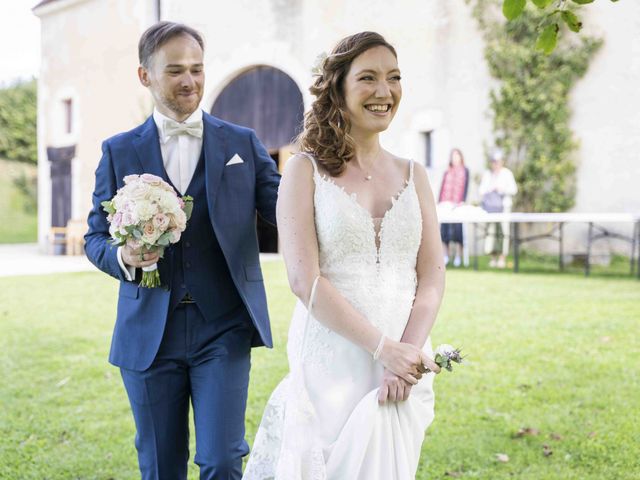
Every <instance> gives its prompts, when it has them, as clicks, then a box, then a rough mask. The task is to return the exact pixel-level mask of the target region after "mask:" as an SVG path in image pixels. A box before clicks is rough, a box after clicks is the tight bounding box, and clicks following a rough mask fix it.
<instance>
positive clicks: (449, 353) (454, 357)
mask: <svg viewBox="0 0 640 480" xmlns="http://www.w3.org/2000/svg"><path fill="white" fill-rule="evenodd" d="M461 351H462V350H461V349H460V348H453V347H452V346H451V345H447V344H446V343H445V344H442V345H439V346H438V348H436V351H435V358H434V359H433V361H434V362H436V363H437V364H438V366H439V367H440V368H446V369H447V370H449V371H450V372H451V371H453V365H452V364H451V362H455V363H462V360H463V359H464V357H463V356H462V355H460V352H461Z"/></svg>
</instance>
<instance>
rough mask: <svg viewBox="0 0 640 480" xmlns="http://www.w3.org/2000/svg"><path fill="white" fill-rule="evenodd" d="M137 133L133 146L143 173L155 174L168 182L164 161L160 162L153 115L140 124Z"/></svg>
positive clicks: (158, 142)
mask: <svg viewBox="0 0 640 480" xmlns="http://www.w3.org/2000/svg"><path fill="white" fill-rule="evenodd" d="M138 135H139V136H138V138H136V139H135V140H134V141H133V146H134V148H135V149H136V153H137V155H138V159H139V160H140V163H141V164H142V171H143V173H151V174H153V175H157V176H158V177H161V178H162V179H163V180H164V181H165V182H169V178H168V176H167V172H166V170H165V168H164V163H163V162H162V153H161V152H160V140H159V137H158V129H157V127H156V124H155V122H154V121H153V116H151V117H149V118H148V119H147V121H146V122H145V123H144V124H143V125H142V128H141V129H140V133H139V134H138Z"/></svg>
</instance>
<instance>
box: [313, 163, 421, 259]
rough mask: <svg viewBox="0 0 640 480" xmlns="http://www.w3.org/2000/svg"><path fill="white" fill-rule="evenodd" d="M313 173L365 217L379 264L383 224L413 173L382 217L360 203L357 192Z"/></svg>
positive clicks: (405, 190) (404, 190)
mask: <svg viewBox="0 0 640 480" xmlns="http://www.w3.org/2000/svg"><path fill="white" fill-rule="evenodd" d="M315 175H316V176H317V177H318V178H320V180H321V181H323V182H324V183H325V184H328V185H332V186H333V187H334V188H336V189H337V190H338V191H340V192H342V194H343V195H344V196H346V197H347V198H348V199H349V200H350V201H351V203H352V204H354V205H355V206H356V208H357V209H358V210H359V211H360V212H362V213H363V214H364V215H365V216H366V217H367V220H368V224H369V227H370V230H371V233H372V234H373V248H374V251H375V254H376V265H378V266H379V265H380V255H381V252H382V240H383V237H382V235H383V233H384V226H385V222H386V220H387V216H388V215H389V214H390V213H391V211H392V210H393V209H394V208H395V206H396V204H397V203H398V202H399V200H400V198H401V197H402V196H403V195H404V194H405V193H406V192H407V190H408V189H409V186H410V185H411V183H412V182H413V175H410V176H409V179H408V180H405V185H404V187H402V188H401V189H400V191H398V193H396V194H395V195H392V196H391V206H390V207H389V208H388V209H387V210H386V211H385V212H384V215H382V217H374V216H373V215H372V214H371V212H370V211H369V210H368V209H366V208H364V207H363V206H362V205H361V204H360V202H358V194H357V193H355V192H353V193H349V192H347V191H346V190H345V188H344V187H342V186H340V185H338V184H337V183H336V182H334V181H333V180H332V179H331V178H329V177H327V176H326V175H320V173H319V172H316V173H315ZM375 219H380V228H379V229H378V230H376V225H375Z"/></svg>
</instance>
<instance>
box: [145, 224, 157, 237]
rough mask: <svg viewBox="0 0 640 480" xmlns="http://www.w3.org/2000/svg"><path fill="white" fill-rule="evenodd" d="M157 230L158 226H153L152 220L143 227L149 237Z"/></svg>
mask: <svg viewBox="0 0 640 480" xmlns="http://www.w3.org/2000/svg"><path fill="white" fill-rule="evenodd" d="M155 231H156V228H155V227H154V226H153V223H151V222H147V223H145V224H144V226H143V227H142V234H143V235H145V236H147V237H151V236H153V234H154V233H155Z"/></svg>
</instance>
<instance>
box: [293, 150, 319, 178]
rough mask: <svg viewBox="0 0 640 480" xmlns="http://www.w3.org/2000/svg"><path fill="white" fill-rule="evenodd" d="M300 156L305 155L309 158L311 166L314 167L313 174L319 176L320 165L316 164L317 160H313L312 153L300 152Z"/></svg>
mask: <svg viewBox="0 0 640 480" xmlns="http://www.w3.org/2000/svg"><path fill="white" fill-rule="evenodd" d="M298 154H299V155H304V156H305V157H307V158H308V159H309V160H310V161H311V165H313V172H314V173H315V174H316V175H319V173H318V164H317V163H316V159H315V158H313V155H311V154H310V153H307V152H298Z"/></svg>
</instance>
